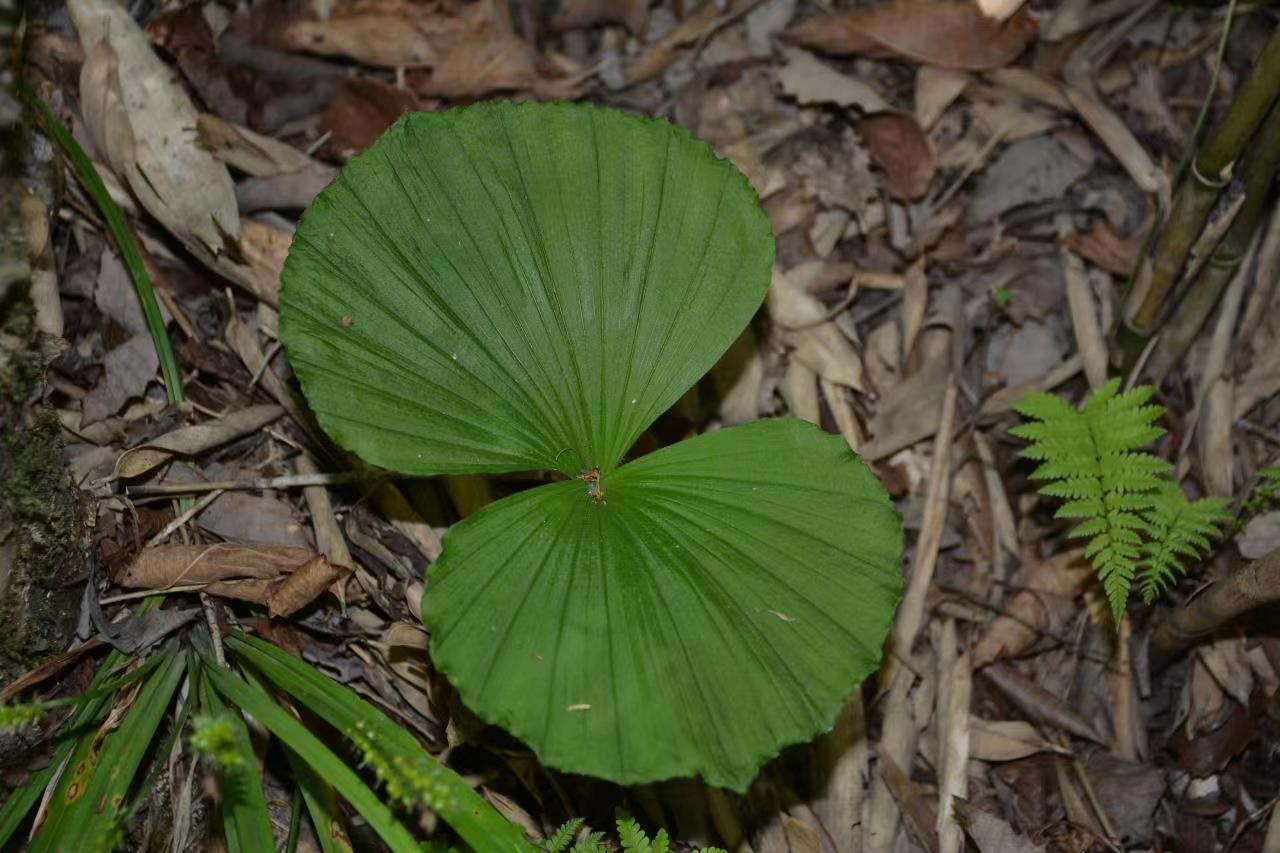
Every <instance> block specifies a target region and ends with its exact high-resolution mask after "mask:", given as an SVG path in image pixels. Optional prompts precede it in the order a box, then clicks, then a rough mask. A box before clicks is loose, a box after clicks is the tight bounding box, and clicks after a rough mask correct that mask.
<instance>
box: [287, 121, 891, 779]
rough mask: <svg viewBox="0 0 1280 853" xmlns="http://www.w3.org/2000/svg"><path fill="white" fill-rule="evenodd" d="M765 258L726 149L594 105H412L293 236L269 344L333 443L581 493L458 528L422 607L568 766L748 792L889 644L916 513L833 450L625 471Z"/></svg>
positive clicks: (733, 453) (442, 637) (756, 281)
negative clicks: (528, 476) (428, 108)
mask: <svg viewBox="0 0 1280 853" xmlns="http://www.w3.org/2000/svg"><path fill="white" fill-rule="evenodd" d="M772 259H773V239H772V235H771V233H770V230H769V225H768V221H767V219H766V218H765V217H764V214H763V213H762V211H761V210H760V206H759V203H758V201H757V199H756V197H755V195H754V192H753V191H752V190H751V188H750V186H749V185H748V184H747V182H746V180H745V179H744V178H743V177H742V175H741V174H740V173H738V172H737V170H736V169H734V168H733V166H732V165H730V164H729V163H728V162H726V161H723V160H719V159H717V158H716V157H715V156H714V155H713V154H712V153H711V151H710V150H709V149H708V148H707V146H706V145H705V144H704V143H702V142H701V141H699V140H696V139H694V138H693V137H692V136H690V135H689V134H688V133H687V132H686V131H684V130H681V129H679V128H676V127H674V126H672V125H670V124H668V123H666V122H663V121H658V120H653V119H642V118H635V117H631V116H626V115H624V114H622V113H618V112H615V111H612V110H605V109H599V108H595V107H590V106H585V105H575V104H551V105H545V104H521V105H513V104H493V103H490V104H482V105H477V106H473V107H467V108H463V109H457V110H448V111H444V112H440V113H415V114H409V115H407V116H406V117H405V118H403V119H401V121H400V122H399V123H397V124H396V125H395V126H394V127H392V128H391V129H390V130H389V131H388V132H387V133H386V134H384V136H383V137H382V138H381V139H380V140H379V141H378V142H377V143H375V144H374V145H373V146H372V147H371V148H370V149H369V150H368V151H366V152H365V153H363V154H361V155H359V156H357V157H355V158H353V159H352V160H351V161H350V162H349V163H348V164H347V166H345V167H344V168H343V169H342V171H341V172H340V173H339V175H338V177H337V178H336V179H335V180H334V182H333V183H332V184H331V185H330V186H329V188H327V189H326V190H325V191H324V192H323V193H321V194H320V196H319V197H318V198H317V199H316V201H315V202H314V203H313V205H312V206H311V208H309V209H308V211H307V213H306V214H305V215H304V216H303V218H302V220H301V222H300V224H299V227H298V232H297V235H296V237H295V239H294V243H293V247H292V249H291V250H290V255H289V259H288V262H287V264H286V266H285V270H284V275H283V289H282V293H281V321H280V325H281V338H282V340H283V341H284V343H285V346H286V349H287V351H288V354H289V357H290V361H291V363H292V364H293V366H294V369H295V370H296V372H297V374H298V376H299V379H300V381H301V383H302V387H303V390H304V392H305V393H306V395H307V397H308V400H309V401H310V403H311V406H312V408H313V409H314V410H315V412H316V414H317V417H318V418H319V420H320V422H321V424H322V425H323V426H324V427H325V429H326V430H327V431H328V432H329V433H330V434H331V435H332V436H333V437H334V438H335V439H336V440H337V441H338V442H339V443H340V444H342V445H343V446H344V447H346V448H348V449H350V450H353V451H355V452H356V453H357V454H359V455H360V456H362V457H363V458H364V459H366V460H367V461H369V462H372V463H374V464H377V465H381V466H383V467H386V468H389V469H392V470H395V471H401V472H406V473H411V474H439V473H458V472H500V471H510V470H521V469H554V470H558V471H560V472H562V473H564V474H565V475H567V476H568V477H569V478H570V479H568V480H566V481H562V482H556V483H550V484H546V485H542V486H538V487H536V488H533V489H530V490H528V491H524V492H521V493H519V494H516V495H514V496H511V497H508V498H505V499H503V500H500V501H498V502H496V503H494V504H491V505H490V506H488V507H486V508H485V509H483V510H481V511H480V512H479V513H477V514H475V515H473V516H471V517H469V518H468V519H467V520H465V521H464V522H461V523H459V524H457V525H455V526H454V527H453V528H452V530H451V531H450V532H449V533H448V534H447V535H446V537H445V540H444V551H443V553H442V554H441V556H440V558H439V559H438V560H437V561H436V563H435V564H433V565H432V566H431V567H430V569H429V573H428V574H429V577H428V588H427V592H426V595H425V596H424V599H423V619H424V621H425V622H426V624H427V626H428V627H429V628H430V629H431V632H432V641H431V652H432V658H433V660H434V662H435V663H436V665H437V666H438V667H439V668H440V669H441V670H442V671H443V672H444V673H445V674H446V675H448V677H449V679H450V680H451V681H452V682H453V683H454V684H455V685H456V686H457V688H458V690H459V692H460V693H461V695H462V697H463V699H464V701H465V702H466V703H467V704H468V706H469V707H471V708H472V709H473V710H475V711H476V712H477V713H478V714H479V715H480V716H481V717H483V718H484V719H486V720H488V721H490V722H492V723H495V724H497V725H500V726H503V727H505V728H507V729H508V730H510V731H511V732H512V733H514V734H515V735H517V736H518V737H520V738H522V739H524V740H525V741H526V742H527V743H529V744H530V746H532V747H533V748H534V749H535V750H536V751H537V753H538V755H539V757H540V758H541V760H542V761H543V762H544V763H546V764H547V765H549V766H552V767H557V768H560V769H563V770H567V771H573V772H580V773H587V774H592V775H596V776H600V777H604V778H608V779H612V780H615V781H618V782H623V783H638V782H645V781H652V780H657V779H663V778H670V777H677V776H694V775H697V776H702V777H703V778H705V779H706V780H707V781H709V782H711V783H713V784H717V785H724V786H728V787H732V788H736V789H739V790H742V789H745V788H746V786H747V785H748V784H749V783H750V781H751V779H752V777H753V776H754V775H755V773H756V771H757V770H758V768H759V766H760V765H761V764H762V763H763V762H764V761H766V760H767V759H768V758H770V757H771V756H773V755H776V754H777V753H778V751H779V750H780V749H781V748H782V747H783V746H785V745H787V744H789V743H794V742H798V741H803V740H807V739H809V738H811V737H813V736H814V735H816V734H818V733H819V732H821V731H823V730H825V729H826V728H828V727H829V726H830V725H831V723H832V721H833V720H834V718H835V716H836V713H837V711H838V709H839V707H840V705H841V703H842V700H843V698H844V697H845V696H846V695H847V694H848V693H849V691H851V690H852V689H854V687H855V686H856V684H857V682H858V681H859V680H860V679H862V678H863V677H865V676H866V675H867V674H868V673H869V672H870V671H871V670H872V669H873V668H874V667H875V665H876V663H877V662H878V660H879V656H880V647H881V644H882V642H883V639H884V636H885V633H886V632H887V630H888V626H889V622H890V620H891V618H892V614H893V609H894V606H895V605H896V603H897V600H898V597H899V594H900V587H901V575H900V569H899V557H900V553H901V536H902V534H901V522H900V519H899V517H898V515H897V513H896V512H895V511H894V510H893V508H892V506H891V504H890V502H889V499H888V496H887V494H886V493H885V491H884V489H883V487H881V486H880V484H879V483H878V482H877V481H876V479H875V478H874V476H872V474H871V473H870V471H869V470H868V469H867V467H866V466H865V464H864V463H863V462H862V461H861V459H859V458H858V457H857V455H856V454H854V453H853V452H851V451H850V450H849V449H848V447H847V445H846V444H845V443H844V442H843V440H841V439H839V438H837V437H834V436H831V435H828V434H826V433H824V432H822V431H821V430H819V429H817V428H816V427H813V426H811V425H809V424H804V423H801V422H796V421H781V420H779V421H767V422H760V423H756V424H750V425H747V426H742V427H734V428H731V429H724V430H719V431H714V432H711V433H707V434H705V435H703V436H699V437H697V438H694V439H691V440H689V441H685V442H681V443H679V444H676V445H673V446H671V447H668V448H665V449H662V450H660V451H657V452H655V453H652V454H650V455H648V456H643V457H641V458H639V459H636V460H633V461H631V462H628V463H626V464H625V465H624V464H622V460H623V457H624V456H625V454H626V453H627V451H628V450H629V449H630V447H631V445H632V444H633V443H634V442H635V440H636V438H637V437H638V436H639V435H640V433H641V432H643V430H644V429H645V428H646V427H647V426H648V425H649V424H651V423H652V422H653V420H654V419H655V418H656V417H657V416H658V415H659V414H661V412H662V411H663V410H665V409H666V408H668V407H669V406H670V405H671V404H672V403H674V402H675V401H676V400H677V399H678V398H679V396H680V395H681V394H683V393H684V392H685V391H686V390H687V389H688V388H689V387H690V386H691V385H692V384H693V383H694V382H695V381H697V379H698V378H699V377H700V376H701V375H702V374H703V373H705V371H706V370H707V369H708V368H709V367H710V366H711V365H712V364H713V363H714V362H715V360H716V358H717V357H719V355H720V354H721V353H723V351H724V350H725V349H726V348H727V347H728V346H729V344H730V343H731V342H732V341H733V340H734V338H735V337H736V336H737V335H738V333H739V332H740V331H741V329H742V328H743V326H744V325H745V324H746V323H747V322H748V321H749V320H750V318H751V315H752V314H753V313H754V312H755V310H756V309H757V308H758V307H759V305H760V303H761V301H762V300H763V298H764V294H765V291H766V290H767V288H768V283H769V278H770V270H771V266H772ZM582 476H589V477H590V478H591V479H590V480H584V479H580V477H582Z"/></svg>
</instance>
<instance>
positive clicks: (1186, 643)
mask: <svg viewBox="0 0 1280 853" xmlns="http://www.w3.org/2000/svg"><path fill="white" fill-rule="evenodd" d="M1277 601H1280V549H1277V550H1275V551H1272V552H1271V553H1270V554H1267V555H1266V556H1265V557H1262V558H1261V559H1258V560H1254V561H1253V562H1252V563H1250V564H1249V565H1247V566H1245V567H1244V568H1243V569H1241V570H1239V571H1237V572H1235V573H1234V574H1232V575H1231V576H1230V577H1228V578H1224V579H1222V580H1220V581H1215V582H1214V583H1212V584H1210V585H1209V586H1207V587H1205V588H1204V589H1203V590H1201V591H1200V593H1199V594H1197V595H1195V596H1193V597H1192V598H1190V599H1188V600H1187V601H1185V602H1183V604H1182V605H1181V606H1180V607H1178V609H1177V610H1175V611H1173V614H1172V615H1170V616H1169V618H1167V619H1165V620H1164V621H1163V622H1161V623H1159V624H1158V625H1157V626H1156V629H1155V631H1154V632H1153V633H1152V634H1151V651H1150V661H1151V670H1152V672H1159V671H1160V670H1162V669H1164V668H1165V667H1166V666H1168V665H1169V664H1171V663H1173V661H1174V659H1175V658H1177V657H1178V655H1179V654H1181V653H1182V652H1184V651H1186V649H1188V648H1189V647H1190V646H1192V645H1194V644H1195V643H1196V642H1198V641H1199V640H1201V639H1203V638H1205V637H1207V636H1209V635H1210V634H1212V633H1214V632H1215V631H1217V630H1218V629H1219V628H1221V627H1222V626H1223V625H1226V624H1227V623H1229V622H1231V621H1232V620H1233V619H1235V618H1236V617H1238V616H1240V615H1242V614H1244V613H1247V612H1248V611H1250V610H1252V609H1253V608H1255V607H1261V606H1262V605H1264V604H1274V603H1275V602H1277Z"/></svg>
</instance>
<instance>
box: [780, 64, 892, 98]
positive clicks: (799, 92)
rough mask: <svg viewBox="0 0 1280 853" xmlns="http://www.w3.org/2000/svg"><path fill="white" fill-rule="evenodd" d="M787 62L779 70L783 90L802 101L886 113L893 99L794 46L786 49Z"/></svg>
mask: <svg viewBox="0 0 1280 853" xmlns="http://www.w3.org/2000/svg"><path fill="white" fill-rule="evenodd" d="M786 56H787V64H786V65H784V66H782V68H781V69H779V71H778V84H779V85H780V86H781V87H782V91H783V92H785V93H786V94H788V95H791V96H792V97H794V98H795V99H796V100H797V101H798V102H799V103H802V104H838V105H840V106H842V107H857V108H858V109H860V110H862V111H863V112H864V113H879V112H885V111H887V110H889V109H891V107H890V106H889V102H888V101H886V100H885V99H884V98H882V97H881V96H880V93H879V92H877V91H876V90H875V88H874V87H873V86H871V85H870V84H868V83H864V82H863V81H861V80H859V79H857V78H856V77H850V76H848V75H847V74H841V73H840V72H839V71H837V70H835V69H834V68H832V67H831V66H830V65H827V64H826V63H824V62H820V61H819V60H818V59H816V58H815V57H814V55H813V54H812V53H809V52H808V51H804V50H796V49H794V48H791V49H788V50H787V51H786Z"/></svg>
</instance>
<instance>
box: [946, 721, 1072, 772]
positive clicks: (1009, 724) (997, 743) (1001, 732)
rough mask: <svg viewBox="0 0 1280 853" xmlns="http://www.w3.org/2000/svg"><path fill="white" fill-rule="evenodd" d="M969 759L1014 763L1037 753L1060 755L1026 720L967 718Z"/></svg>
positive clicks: (1056, 748)
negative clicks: (1056, 753)
mask: <svg viewBox="0 0 1280 853" xmlns="http://www.w3.org/2000/svg"><path fill="white" fill-rule="evenodd" d="M969 725H970V731H969V757H970V758H976V759H978V760H980V761H992V762H1000V761H1017V760H1018V759H1019V758H1026V757H1027V756H1029V755H1035V754H1036V753H1038V752H1062V751H1063V750H1062V748H1061V747H1059V746H1056V745H1055V744H1053V743H1050V742H1049V741H1047V740H1045V739H1044V737H1043V736H1042V735H1041V734H1040V732H1039V731H1037V730H1036V727H1035V726H1033V725H1031V724H1030V723H1028V722H1027V721H1026V720H984V719H981V718H980V717H970V718H969Z"/></svg>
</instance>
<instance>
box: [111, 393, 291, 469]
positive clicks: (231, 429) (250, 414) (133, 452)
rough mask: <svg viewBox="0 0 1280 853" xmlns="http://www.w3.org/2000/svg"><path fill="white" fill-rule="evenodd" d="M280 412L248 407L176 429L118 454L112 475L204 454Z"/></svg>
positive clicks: (262, 424) (251, 430)
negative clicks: (176, 458)
mask: <svg viewBox="0 0 1280 853" xmlns="http://www.w3.org/2000/svg"><path fill="white" fill-rule="evenodd" d="M283 414H284V409H282V408H280V407H279V406H273V405H263V406H249V407H248V408H246V409H240V410H239V411H236V412H231V413H230V414H227V415H224V416H222V417H221V418H218V419H217V420H213V421H209V422H208V423H203V424H197V425H196V426H189V427H182V428H180V429H176V430H174V431H173V432H170V433H167V434H165V435H162V436H160V437H159V438H157V439H155V440H153V441H149V442H147V443H146V444H142V445H139V446H137V447H133V448H130V449H129V450H126V451H125V452H124V453H122V454H120V458H119V459H117V460H116V467H115V474H114V476H115V477H117V478H119V479H125V480H127V479H129V478H131V477H137V476H139V475H142V474H145V473H146V472H148V471H150V470H151V469H153V468H155V467H156V466H157V465H161V464H163V463H165V462H168V461H169V460H170V459H172V458H173V457H175V456H194V455H196V454H198V453H203V452H204V451H206V450H210V449H212V448H214V447H217V446H219V445H222V444H226V443H227V442H229V441H232V440H234V439H237V438H240V437H241V436H244V435H248V434H249V433H251V432H255V431H256V430H259V429H261V428H262V427H264V426H266V425H267V424H269V423H271V422H272V421H274V420H276V419H277V418H279V417H280V416H281V415H283Z"/></svg>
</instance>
